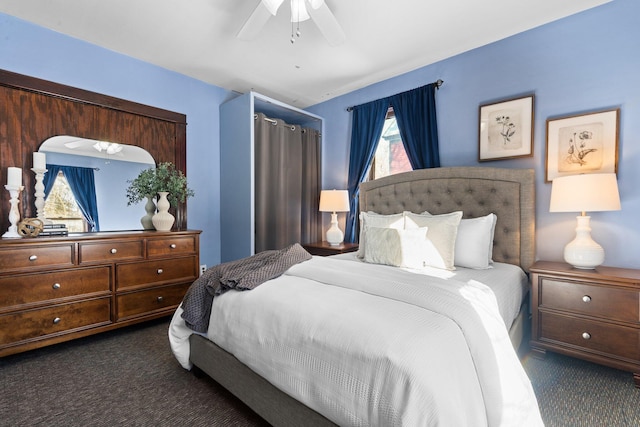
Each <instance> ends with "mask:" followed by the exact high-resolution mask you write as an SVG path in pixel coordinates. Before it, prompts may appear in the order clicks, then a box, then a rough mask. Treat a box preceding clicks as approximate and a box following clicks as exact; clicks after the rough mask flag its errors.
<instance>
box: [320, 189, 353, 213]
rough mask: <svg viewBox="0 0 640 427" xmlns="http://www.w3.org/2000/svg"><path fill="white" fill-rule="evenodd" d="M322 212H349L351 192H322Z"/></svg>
mask: <svg viewBox="0 0 640 427" xmlns="http://www.w3.org/2000/svg"><path fill="white" fill-rule="evenodd" d="M320 212H349V192H348V191H347V190H322V191H321V192H320Z"/></svg>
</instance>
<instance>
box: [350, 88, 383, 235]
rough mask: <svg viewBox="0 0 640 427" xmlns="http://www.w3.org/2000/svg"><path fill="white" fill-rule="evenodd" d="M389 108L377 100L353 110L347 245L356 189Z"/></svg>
mask: <svg viewBox="0 0 640 427" xmlns="http://www.w3.org/2000/svg"><path fill="white" fill-rule="evenodd" d="M388 109H389V100H388V99H379V100H377V101H372V102H369V103H366V104H362V105H358V106H356V107H353V122H352V125H351V152H350V155H349V183H348V187H349V188H348V190H349V205H350V206H349V214H348V215H347V222H346V230H345V241H346V242H355V238H356V226H357V215H358V200H359V199H358V195H359V191H360V189H359V186H360V183H361V182H362V181H364V178H365V176H366V174H367V172H368V170H369V165H370V164H371V162H372V160H373V155H374V154H375V152H376V147H377V146H378V140H379V139H380V135H382V127H383V126H384V119H385V117H386V115H387V110H388Z"/></svg>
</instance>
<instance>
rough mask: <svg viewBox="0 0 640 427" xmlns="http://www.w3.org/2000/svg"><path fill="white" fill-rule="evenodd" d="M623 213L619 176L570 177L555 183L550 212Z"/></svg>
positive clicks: (613, 174) (585, 175) (594, 174)
mask: <svg viewBox="0 0 640 427" xmlns="http://www.w3.org/2000/svg"><path fill="white" fill-rule="evenodd" d="M618 210H620V194H619V193H618V181H617V180H616V174H615V173H591V174H581V175H569V176H563V177H559V178H555V179H554V180H553V184H552V187H551V203H550V204H549V211H550V212H599V211H618Z"/></svg>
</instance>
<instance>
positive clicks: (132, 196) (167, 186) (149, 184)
mask: <svg viewBox="0 0 640 427" xmlns="http://www.w3.org/2000/svg"><path fill="white" fill-rule="evenodd" d="M127 182H128V183H129V187H128V188H127V199H128V202H127V205H132V204H134V203H138V202H139V201H141V200H143V199H145V198H146V197H147V196H155V195H156V194H158V193H159V192H161V191H166V192H168V193H169V195H168V196H167V199H168V200H169V203H171V205H172V206H177V205H178V203H184V202H185V201H186V200H187V199H188V198H189V197H193V196H194V195H195V193H194V192H193V190H192V189H190V188H189V187H188V186H187V177H186V176H185V175H184V174H183V173H182V171H179V170H177V169H176V167H175V166H174V165H173V163H171V162H164V163H160V164H159V165H158V166H157V167H155V168H149V169H145V170H143V171H142V172H140V174H139V175H138V177H137V178H135V179H133V180H128V181H127Z"/></svg>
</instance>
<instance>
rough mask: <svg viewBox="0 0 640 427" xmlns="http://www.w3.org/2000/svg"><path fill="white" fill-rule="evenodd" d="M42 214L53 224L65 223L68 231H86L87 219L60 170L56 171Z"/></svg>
mask: <svg viewBox="0 0 640 427" xmlns="http://www.w3.org/2000/svg"><path fill="white" fill-rule="evenodd" d="M44 216H45V218H47V219H48V220H50V221H51V222H53V223H54V224H65V225H66V226H67V229H68V230H69V231H70V232H84V231H87V221H85V219H84V216H83V215H82V212H81V211H80V208H79V207H78V203H77V202H76V198H75V197H74V196H73V192H72V191H71V188H70V187H69V183H68V182H67V178H65V176H64V174H63V173H62V172H59V173H58V176H57V177H56V180H55V182H54V183H53V188H52V189H51V192H50V193H49V195H48V196H47V199H46V201H45V203H44Z"/></svg>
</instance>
